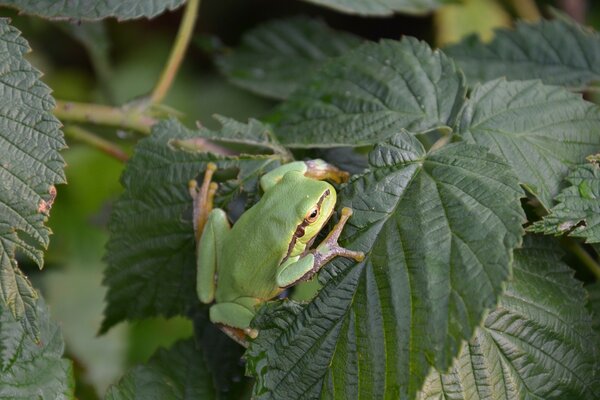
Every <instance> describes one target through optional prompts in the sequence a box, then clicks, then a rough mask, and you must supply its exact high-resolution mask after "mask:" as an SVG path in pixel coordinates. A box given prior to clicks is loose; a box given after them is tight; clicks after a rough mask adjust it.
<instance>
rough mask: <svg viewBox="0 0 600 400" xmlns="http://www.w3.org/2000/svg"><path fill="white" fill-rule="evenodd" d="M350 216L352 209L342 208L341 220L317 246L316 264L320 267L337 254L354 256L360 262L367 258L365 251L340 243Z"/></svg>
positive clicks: (347, 256) (348, 256)
mask: <svg viewBox="0 0 600 400" xmlns="http://www.w3.org/2000/svg"><path fill="white" fill-rule="evenodd" d="M350 216H352V209H351V208H348V207H344V208H342V215H341V216H340V220H339V221H338V223H337V224H336V225H335V226H334V227H333V229H332V230H331V232H329V234H328V235H327V237H325V239H324V240H323V241H322V242H321V243H320V244H319V246H317V249H316V252H315V265H319V268H320V266H322V265H324V264H325V263H327V262H328V261H329V260H331V259H332V258H334V257H336V256H341V257H346V258H352V259H354V260H356V261H359V262H360V261H362V260H364V259H365V253H363V252H362V251H353V250H348V249H346V248H344V247H341V246H340V245H339V244H338V239H339V237H340V234H341V233H342V230H343V229H344V226H345V225H346V222H348V218H350Z"/></svg>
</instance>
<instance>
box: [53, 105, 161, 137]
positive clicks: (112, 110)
mask: <svg viewBox="0 0 600 400" xmlns="http://www.w3.org/2000/svg"><path fill="white" fill-rule="evenodd" d="M54 115H55V116H56V117H57V118H58V119H60V120H61V121H63V122H80V123H91V124H96V125H106V126H112V127H115V128H120V129H130V130H134V131H137V132H140V133H143V134H149V133H150V128H151V127H152V125H154V124H155V123H156V122H157V121H156V120H155V119H154V118H152V117H150V116H148V115H147V114H145V113H144V111H143V110H140V109H137V108H119V107H110V106H105V105H100V104H93V103H76V102H64V101H59V100H57V101H56V108H55V109H54Z"/></svg>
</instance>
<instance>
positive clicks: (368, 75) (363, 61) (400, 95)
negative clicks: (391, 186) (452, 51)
mask: <svg viewBox="0 0 600 400" xmlns="http://www.w3.org/2000/svg"><path fill="white" fill-rule="evenodd" d="M465 93H466V85H465V82H464V76H463V75H462V73H461V72H460V71H458V70H457V69H456V66H455V65H454V62H453V61H452V60H450V59H449V58H448V57H446V55H444V54H443V53H442V52H440V51H438V50H435V51H432V50H431V48H429V46H428V45H427V44H426V43H424V42H420V41H418V40H416V39H414V38H407V37H405V38H403V39H402V40H401V41H392V40H383V41H381V42H379V43H367V44H364V45H362V46H360V47H358V48H357V49H355V50H353V51H350V52H349V53H347V54H345V55H343V56H341V57H338V58H336V59H334V60H331V61H330V62H328V63H327V64H326V65H325V66H324V67H323V68H322V69H321V70H320V71H319V74H317V75H316V76H314V77H313V79H312V80H311V81H310V83H308V84H307V85H306V86H305V87H303V88H300V89H299V90H298V91H296V92H294V93H293V94H292V96H291V97H290V98H289V99H288V100H287V101H286V102H285V103H283V104H282V106H281V107H280V109H279V113H278V117H277V118H278V121H277V125H276V130H275V131H276V133H277V135H278V137H279V138H280V140H281V142H282V143H283V144H285V145H286V146H289V147H334V146H357V145H362V144H372V143H377V142H379V141H381V140H382V139H384V138H387V137H389V136H390V135H393V134H395V133H398V132H399V131H400V130H401V129H406V130H409V131H412V132H417V133H420V132H425V131H432V130H435V129H439V128H441V129H449V128H448V126H451V125H452V124H453V123H454V119H455V117H456V115H457V113H458V110H459V109H460V107H461V105H462V103H463V101H464V97H465Z"/></svg>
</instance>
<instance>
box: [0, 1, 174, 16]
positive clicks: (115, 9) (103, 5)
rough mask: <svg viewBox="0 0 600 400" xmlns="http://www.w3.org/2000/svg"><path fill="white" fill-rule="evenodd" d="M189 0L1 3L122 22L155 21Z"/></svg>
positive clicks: (36, 12)
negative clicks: (128, 20)
mask: <svg viewBox="0 0 600 400" xmlns="http://www.w3.org/2000/svg"><path fill="white" fill-rule="evenodd" d="M185 1H186V0H78V1H48V0H0V6H9V7H14V8H16V9H17V10H19V11H20V12H22V13H26V14H33V15H38V16H40V17H44V18H52V19H84V20H98V19H103V18H108V17H115V18H117V19H118V20H120V21H124V20H127V19H135V18H141V17H146V18H152V17H155V16H157V15H158V14H160V13H162V12H164V11H165V10H174V9H175V8H177V7H179V6H181V5H182V4H183V3H185Z"/></svg>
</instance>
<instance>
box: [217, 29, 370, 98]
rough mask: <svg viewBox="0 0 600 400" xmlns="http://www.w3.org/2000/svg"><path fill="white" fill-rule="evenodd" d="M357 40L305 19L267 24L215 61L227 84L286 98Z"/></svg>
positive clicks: (352, 36)
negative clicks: (226, 79)
mask: <svg viewBox="0 0 600 400" xmlns="http://www.w3.org/2000/svg"><path fill="white" fill-rule="evenodd" d="M360 43H361V39H360V38H358V37H356V36H354V35H351V34H349V33H344V32H339V31H335V30H333V29H330V28H329V27H328V26H327V25H325V23H324V22H322V21H321V20H317V19H309V18H306V17H294V18H288V19H284V20H276V21H271V22H268V23H266V24H263V25H260V26H259V27H258V28H255V29H253V30H251V31H249V32H248V33H246V34H245V35H244V36H243V37H242V43H241V44H240V46H239V47H238V48H236V49H234V50H233V51H229V52H225V53H223V54H222V55H220V56H218V57H217V60H216V61H217V65H218V67H219V69H220V70H221V72H222V73H223V74H224V75H225V76H226V77H227V78H229V80H230V81H231V82H232V83H234V84H236V85H238V86H240V87H242V88H244V89H248V90H250V91H252V92H255V93H257V94H260V95H263V96H267V97H274V98H276V99H285V98H287V97H288V96H289V95H290V94H291V93H292V92H293V91H294V90H296V88H299V87H302V86H304V85H305V84H306V83H307V82H308V81H309V79H310V78H312V76H313V74H314V72H315V71H317V70H318V69H319V67H321V65H322V64H323V63H324V62H325V61H326V60H328V59H330V58H332V57H336V56H339V55H342V54H344V53H345V52H347V51H348V50H350V49H352V48H354V47H357V46H358V45H359V44H360Z"/></svg>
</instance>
